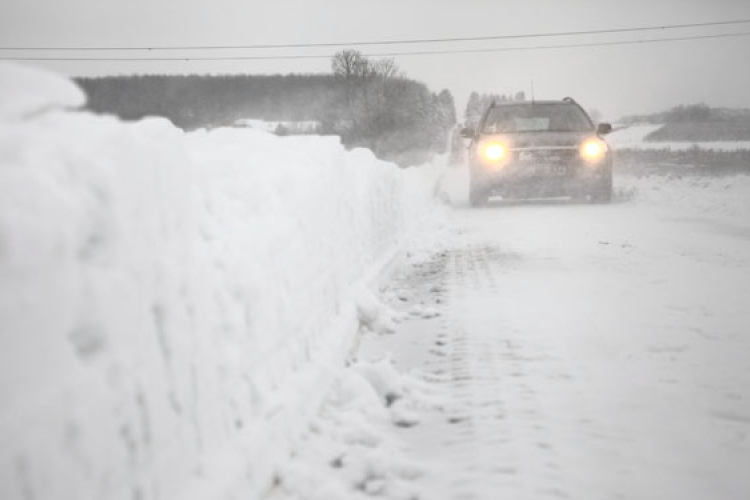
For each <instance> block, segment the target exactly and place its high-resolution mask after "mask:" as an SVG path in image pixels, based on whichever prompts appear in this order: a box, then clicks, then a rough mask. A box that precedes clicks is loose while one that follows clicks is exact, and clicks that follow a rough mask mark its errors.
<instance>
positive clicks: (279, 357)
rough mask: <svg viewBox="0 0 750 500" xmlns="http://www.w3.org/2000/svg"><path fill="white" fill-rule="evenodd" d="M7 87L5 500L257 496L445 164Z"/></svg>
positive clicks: (1, 148)
mask: <svg viewBox="0 0 750 500" xmlns="http://www.w3.org/2000/svg"><path fill="white" fill-rule="evenodd" d="M0 81H3V82H4V83H3V92H4V94H3V95H2V96H0V99H2V100H3V101H4V102H5V104H4V105H0V341H1V342H2V345H3V347H2V349H0V404H1V405H2V406H0V419H2V421H1V423H0V433H1V434H0V498H3V499H5V500H15V499H36V500H40V499H55V500H61V499H70V500H87V499H91V500H104V499H128V500H155V499H180V500H190V499H209V498H210V499H212V500H219V499H230V498H243V499H248V498H253V496H254V495H255V496H260V495H261V494H262V492H263V491H264V489H266V488H268V487H269V485H270V484H271V483H272V481H273V474H274V469H275V464H277V463H280V462H281V461H283V460H284V457H285V454H286V453H288V452H289V450H290V449H291V447H292V446H293V442H292V439H293V436H295V434H296V433H297V430H298V429H300V430H301V428H302V426H303V425H304V424H305V422H306V419H307V417H308V416H310V415H312V414H314V413H315V412H316V410H317V408H318V405H319V403H320V400H321V398H322V396H323V393H324V391H325V390H326V389H327V387H328V385H327V377H328V376H329V375H328V374H329V373H330V372H331V371H332V370H333V369H334V368H337V367H339V366H340V365H341V364H342V363H343V361H344V359H345V357H346V355H347V353H348V352H349V349H350V348H351V345H352V342H353V340H354V338H355V336H356V333H357V329H358V320H357V312H356V303H355V302H356V301H355V295H356V294H355V292H354V290H356V288H357V287H358V286H359V285H361V283H362V281H363V279H366V277H367V276H368V274H369V275H371V276H372V275H374V274H375V273H377V271H378V270H379V269H382V267H383V265H384V263H386V262H387V261H388V259H389V258H390V257H391V256H392V255H393V253H394V252H395V251H396V250H397V248H398V245H399V241H400V240H402V239H403V238H405V237H406V235H407V234H409V232H410V231H411V230H412V229H414V228H415V227H416V226H417V225H418V224H419V223H420V219H421V217H422V215H424V214H427V213H429V212H430V211H431V210H432V209H433V195H432V191H433V186H434V184H435V182H436V180H437V177H438V170H439V168H438V167H436V166H432V167H422V168H412V169H406V170H401V169H398V168H397V167H395V166H394V165H392V164H389V163H384V162H381V161H379V160H377V159H376V158H375V157H374V156H373V155H372V154H371V153H370V152H369V151H366V150H354V151H346V150H345V149H344V148H343V147H342V146H341V145H340V143H339V141H338V139H337V138H333V137H286V138H280V137H275V136H272V135H268V134H265V133H263V132H257V131H252V130H247V129H237V130H233V129H218V130H214V131H210V132H207V131H198V132H194V133H188V134H186V133H183V132H182V131H181V130H179V129H177V128H175V127H174V126H172V125H171V124H170V123H169V122H167V121H165V120H162V119H147V120H142V121H140V122H136V123H123V122H121V121H119V120H117V119H115V118H112V117H106V116H95V115H93V114H89V113H86V112H76V111H66V110H64V109H62V108H61V106H68V107H70V106H78V105H80V104H81V102H82V101H83V96H82V94H81V93H80V91H79V90H78V89H77V88H76V87H75V86H74V85H73V84H72V83H71V82H69V81H67V80H65V79H62V78H59V77H57V76H52V75H49V74H47V73H43V72H40V71H38V70H31V69H27V68H19V67H15V66H2V67H0ZM14 82H15V84H14Z"/></svg>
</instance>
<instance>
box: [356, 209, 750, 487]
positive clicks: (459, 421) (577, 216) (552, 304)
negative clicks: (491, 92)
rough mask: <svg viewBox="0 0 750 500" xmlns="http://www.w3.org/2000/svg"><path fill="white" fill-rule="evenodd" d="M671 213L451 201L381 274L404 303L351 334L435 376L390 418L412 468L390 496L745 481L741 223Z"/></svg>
mask: <svg viewBox="0 0 750 500" xmlns="http://www.w3.org/2000/svg"><path fill="white" fill-rule="evenodd" d="M685 214H686V212H685V211H681V212H677V211H672V210H667V209H665V208H659V207H658V206H654V205H637V204H635V205H634V204H630V203H616V204H613V205H610V206H590V205H580V204H569V203H537V204H515V205H506V204H502V203H497V204H491V206H490V207H488V208H486V209H481V210H476V209H469V208H465V207H462V206H459V207H456V208H454V209H452V210H450V213H449V214H448V219H449V222H448V223H447V227H446V228H445V229H446V232H447V233H448V234H447V236H446V237H444V238H440V241H441V243H440V244H439V245H437V246H436V245H434V244H433V245H424V247H423V248H422V249H421V250H419V251H415V252H412V253H411V254H409V257H408V258H407V259H406V262H404V263H403V265H401V266H400V267H399V269H398V270H397V271H396V273H395V276H394V278H393V281H392V282H390V283H389V284H388V286H387V287H386V289H385V290H384V291H383V294H384V297H385V299H386V301H387V303H388V305H389V306H391V307H392V308H393V309H395V310H397V311H400V312H402V313H406V314H404V315H403V316H404V317H408V318H410V319H408V320H406V321H403V322H401V323H400V324H399V325H397V328H396V331H395V333H394V334H393V335H366V336H365V337H364V338H363V341H362V344H361V347H360V353H359V356H360V357H361V358H363V359H376V358H378V357H379V356H380V355H383V354H385V353H390V355H391V358H392V359H393V361H394V363H395V365H396V367H397V369H398V370H399V371H401V372H412V373H415V374H417V376H419V377H421V378H422V379H424V380H426V381H428V382H430V383H431V384H433V385H434V386H435V387H439V389H437V390H438V391H441V392H443V394H442V396H443V397H442V403H440V404H433V405H426V407H425V408H423V409H422V414H421V418H422V421H421V424H420V425H417V426H414V427H409V428H398V427H394V430H393V432H395V433H396V436H395V439H396V441H397V443H398V445H397V446H396V448H397V449H398V450H399V451H398V452H396V456H398V458H399V460H407V461H408V462H409V463H413V464H419V465H420V466H421V467H423V469H424V471H425V473H424V475H423V476H421V477H420V478H418V479H412V480H410V481H411V488H412V490H410V491H411V493H409V494H406V495H405V494H402V493H399V494H397V495H395V496H397V497H399V498H401V497H403V498H421V499H430V500H438V499H445V500H449V499H450V500H458V499H477V500H496V499H503V498H508V499H514V500H517V499H544V498H574V499H577V500H580V499H592V500H594V499H597V500H599V499H638V500H649V499H653V500H664V499H680V500H689V499H696V500H698V499H706V498H722V499H725V500H729V499H737V500H740V499H746V498H749V495H750V475H748V471H750V328H748V323H749V322H748V319H750V313H749V312H748V305H749V304H750V228H749V227H748V226H746V225H744V226H743V225H742V224H741V223H739V222H737V221H736V220H728V219H723V220H721V221H719V220H715V219H709V218H703V217H691V216H686V215H685ZM430 246H431V247H432V248H430ZM344 463H345V461H344ZM387 490H388V489H387V488H382V489H379V490H377V491H381V492H382V493H383V495H384V496H385V497H389V494H388V491H387ZM398 490H399V491H403V488H401V487H400V488H398ZM365 491H369V489H365Z"/></svg>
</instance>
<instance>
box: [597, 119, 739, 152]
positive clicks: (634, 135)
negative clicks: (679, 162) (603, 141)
mask: <svg viewBox="0 0 750 500" xmlns="http://www.w3.org/2000/svg"><path fill="white" fill-rule="evenodd" d="M662 127H663V125H652V124H638V125H630V126H626V127H616V129H615V131H614V132H612V133H611V134H610V135H608V136H607V142H608V143H609V144H610V145H611V146H613V147H614V148H616V149H620V150H624V149H635V150H670V151H685V150H688V149H693V148H700V149H705V150H711V151H739V150H746V149H750V142H748V141H701V142H694V141H685V142H676V141H669V142H665V141H651V142H649V141H647V140H646V136H648V135H649V134H650V133H652V132H654V131H656V130H659V129H660V128H662Z"/></svg>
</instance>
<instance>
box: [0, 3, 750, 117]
mask: <svg viewBox="0 0 750 500" xmlns="http://www.w3.org/2000/svg"><path fill="white" fill-rule="evenodd" d="M737 19H750V0H711V1H707V0H599V1H594V0H567V1H564V0H510V1H501V0H454V1H445V0H400V1H399V0H380V1H362V0H360V1H357V0H326V1H303V0H264V1H256V0H213V1H206V0H127V1H125V0H120V1H114V0H0V46H2V47H8V46H37V47H38V46H53V47H61V46H88V47H112V46H133V45H136V46H164V45H170V46H175V45H177V46H183V45H254V44H281V43H316V42H347V41H362V40H383V39H409V38H444V37H464V36H489V35H505V34H525V33H540V32H559V31H575V30H592V29H606V28H620V27H633V26H648V25H665V24H679V23H693V22H708V21H721V20H737ZM729 32H750V24H745V25H736V26H728V27H721V28H708V29H707V28H703V29H690V30H674V31H668V32H666V31H665V32H651V33H643V34H632V33H631V34H627V35H625V34H621V35H609V36H606V37H604V36H597V37H576V38H564V39H560V38H553V39H537V40H512V41H495V42H473V43H462V44H435V45H416V46H415V45H412V46H406V47H392V46H391V47H389V46H386V47H377V46H375V47H362V48H361V50H362V51H363V52H365V53H373V52H384V51H385V52H391V51H403V50H415V49H425V50H439V49H447V48H489V47H507V46H531V45H539V44H554V43H573V42H593V41H613V40H623V39H643V38H658V37H667V36H682V35H693V34H710V33H729ZM335 50H336V49H335V48H325V49H320V48H318V49H285V50H273V51H248V50H245V51H221V52H219V51H213V52H201V51H193V52H190V53H189V54H188V53H186V52H168V53H165V54H164V55H170V56H175V55H180V56H181V55H202V56H205V55H219V54H220V55H225V56H226V55H273V54H330V53H332V52H333V51H335ZM28 54H30V52H18V51H7V50H4V51H0V55H5V56H13V55H28ZM36 54H37V55H53V56H68V55H84V56H92V57H106V56H108V55H109V56H137V55H145V56H148V55H149V54H141V53H137V52H128V53H122V52H120V53H110V52H97V53H93V54H92V53H86V54H81V53H77V52H55V53H49V52H38V53H36ZM152 54H153V53H152ZM748 61H750V36H748V37H740V38H727V39H717V40H698V41H683V42H672V43H663V44H649V45H635V46H617V47H598V48H583V49H556V50H544V51H534V52H531V51H525V52H499V53H485V54H454V55H439V56H421V57H418V56H403V57H398V58H397V62H398V64H399V66H400V67H401V68H402V69H403V70H404V71H405V72H406V73H407V75H408V76H410V77H412V78H415V79H419V80H422V81H424V82H425V83H427V84H428V85H429V86H430V87H431V88H432V89H433V90H435V91H437V90H440V89H442V88H449V89H450V90H451V91H452V92H453V93H454V95H455V97H456V99H457V101H458V103H459V105H460V106H463V104H464V103H465V100H466V98H467V96H468V94H469V92H471V91H472V90H477V91H479V92H490V91H495V92H501V93H511V92H515V91H517V90H525V91H527V93H528V90H529V87H530V82H531V81H532V80H533V81H534V83H535V87H536V96H537V98H560V97H563V96H566V95H570V96H573V97H575V98H576V99H577V100H578V101H579V102H581V103H582V104H583V105H584V106H585V107H587V108H596V109H599V110H600V111H602V112H603V113H604V114H605V116H606V117H607V118H609V119H615V118H617V117H619V116H621V115H624V114H633V113H641V112H648V111H658V110H661V109H665V108H668V107H671V106H674V105H677V104H684V103H694V102H701V101H702V102H706V103H708V104H710V105H715V106H731V107H750V63H748ZM35 64H39V65H43V66H45V67H48V68H53V69H57V70H60V71H62V72H65V73H67V74H71V75H102V74H121V73H153V72H170V73H225V72H238V73H279V72H282V73H286V72H304V73H307V72H325V71H328V69H329V61H328V60H327V59H314V60H286V61H239V62H238V61H231V62H226V61H224V62H197V61H194V62H184V61H179V62H54V63H50V62H45V63H35ZM459 111H462V109H461V110H459Z"/></svg>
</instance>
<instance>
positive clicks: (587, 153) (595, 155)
mask: <svg viewBox="0 0 750 500" xmlns="http://www.w3.org/2000/svg"><path fill="white" fill-rule="evenodd" d="M606 151H607V146H606V145H605V144H604V142H603V141H602V140H600V139H589V140H588V141H586V142H584V143H583V144H582V145H581V156H583V157H584V158H586V159H587V160H598V159H600V158H602V157H603V156H604V153H605V152H606Z"/></svg>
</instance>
